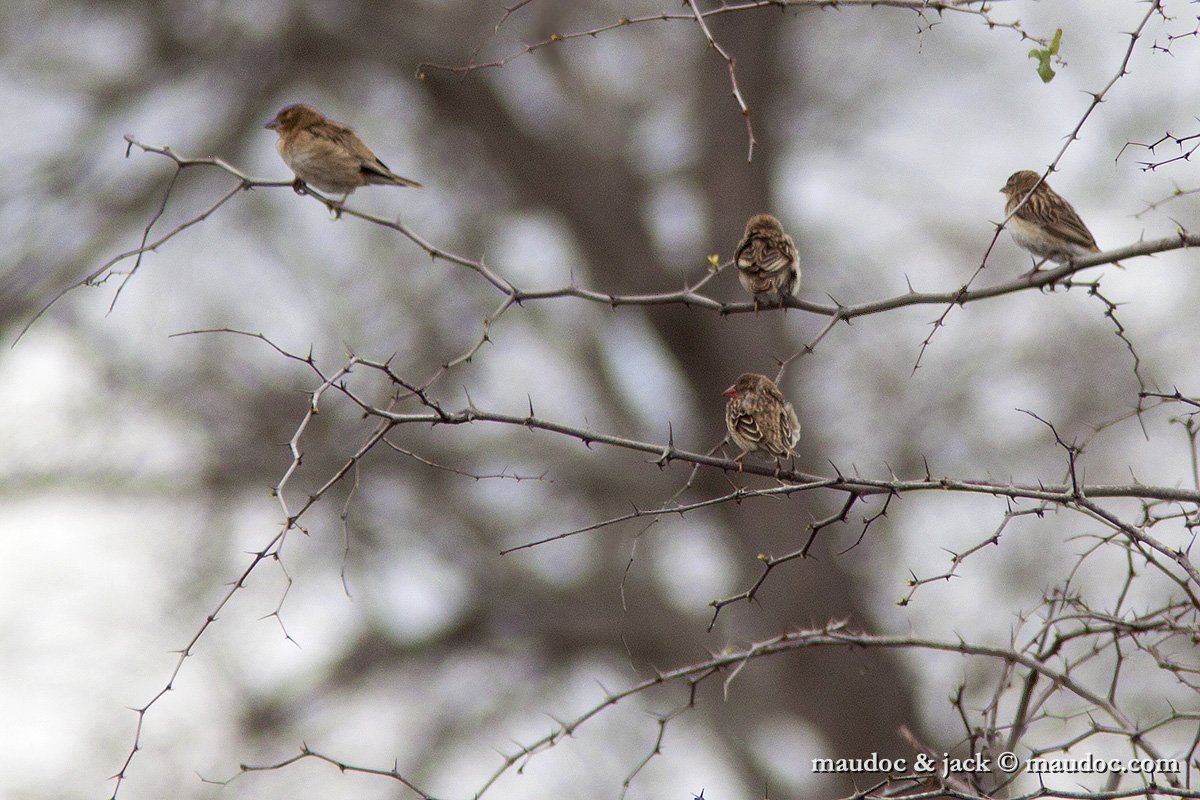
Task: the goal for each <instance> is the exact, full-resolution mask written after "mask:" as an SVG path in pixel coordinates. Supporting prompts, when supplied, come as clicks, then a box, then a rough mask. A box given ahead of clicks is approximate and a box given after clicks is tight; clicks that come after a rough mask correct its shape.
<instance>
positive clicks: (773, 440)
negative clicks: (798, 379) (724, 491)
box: [724, 372, 800, 466]
mask: <svg viewBox="0 0 1200 800" xmlns="http://www.w3.org/2000/svg"><path fill="white" fill-rule="evenodd" d="M724 395H725V397H727V398H729V399H728V401H727V402H726V403H725V426H726V427H727V428H728V429H729V438H730V439H732V440H733V443H734V444H736V445H737V446H738V447H740V448H741V450H742V453H741V455H739V456H738V457H737V458H736V459H734V460H735V461H737V462H738V465H739V466H740V465H741V462H742V459H743V458H745V457H746V454H747V453H754V454H756V455H761V456H765V457H767V458H773V459H775V464H776V466H778V465H779V462H780V460H781V459H783V458H786V457H788V456H794V455H796V451H795V450H793V448H794V447H795V446H796V442H798V441H800V420H799V419H797V418H796V409H794V408H792V404H791V403H789V402H788V401H787V400H785V399H784V397H783V393H782V392H780V391H779V387H778V386H776V385H775V382H774V381H772V380H771V379H770V378H768V377H767V376H766V375H759V374H758V373H756V372H747V373H744V374H743V375H741V376H740V377H739V378H738V379H737V380H736V381H734V383H733V386H730V387H729V388H728V389H726V390H725V391H724Z"/></svg>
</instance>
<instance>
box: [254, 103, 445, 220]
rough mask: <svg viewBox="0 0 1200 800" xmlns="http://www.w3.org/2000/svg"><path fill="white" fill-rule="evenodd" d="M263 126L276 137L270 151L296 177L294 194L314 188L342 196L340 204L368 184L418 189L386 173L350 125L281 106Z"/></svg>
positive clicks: (296, 107)
mask: <svg viewBox="0 0 1200 800" xmlns="http://www.w3.org/2000/svg"><path fill="white" fill-rule="evenodd" d="M265 127H266V128H268V129H269V130H273V131H275V132H276V133H278V134H279V141H278V142H276V143H275V146H276V148H278V150H279V155H281V156H282V157H283V160H284V162H285V163H286V164H287V165H288V167H290V168H291V170H292V172H294V173H296V182H295V184H294V186H295V189H296V191H298V192H300V191H303V189H304V186H305V185H309V186H315V187H316V188H318V189H320V190H321V191H322V192H328V193H329V194H340V195H342V199H341V203H344V202H346V198H347V197H349V196H350V193H351V192H353V191H354V190H355V189H357V188H358V187H360V186H366V185H367V184H369V183H376V184H389V185H392V186H412V187H414V188H417V189H419V188H421V184H419V183H417V182H416V181H410V180H409V179H408V178H402V177H400V176H399V175H397V174H396V173H394V172H392V171H391V170H390V169H388V166H387V164H384V163H383V162H382V161H380V160H379V158H378V157H377V156H376V155H375V154H374V153H372V152H371V149H370V148H369V147H367V146H366V145H365V144H363V142H362V139H359V138H358V134H357V133H355V132H354V131H353V130H352V129H351V128H350V126H348V125H343V124H342V123H340V122H335V121H334V120H331V119H329V118H328V117H326V116H325V115H324V114H322V113H321V112H320V111H317V110H316V109H315V108H313V107H312V106H308V105H305V104H303V103H296V104H294V105H290V106H284V107H283V108H282V109H280V110H279V113H278V114H276V115H275V118H274V119H272V120H271V121H270V122H268V123H267V124H266V126H265Z"/></svg>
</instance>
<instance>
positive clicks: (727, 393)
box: [721, 386, 737, 400]
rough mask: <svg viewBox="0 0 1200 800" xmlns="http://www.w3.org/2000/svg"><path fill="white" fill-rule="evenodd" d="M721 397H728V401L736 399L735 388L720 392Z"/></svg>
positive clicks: (731, 387)
mask: <svg viewBox="0 0 1200 800" xmlns="http://www.w3.org/2000/svg"><path fill="white" fill-rule="evenodd" d="M721 395H722V396H723V397H728V398H729V399H730V400H732V399H733V398H735V397H737V388H736V387H733V386H730V387H729V388H728V389H726V390H725V391H723V392H721Z"/></svg>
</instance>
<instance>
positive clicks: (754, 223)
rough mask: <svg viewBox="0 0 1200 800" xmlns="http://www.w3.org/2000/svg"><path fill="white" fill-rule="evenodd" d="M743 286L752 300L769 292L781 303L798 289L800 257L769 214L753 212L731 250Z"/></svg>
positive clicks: (788, 238)
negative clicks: (733, 249) (735, 246)
mask: <svg viewBox="0 0 1200 800" xmlns="http://www.w3.org/2000/svg"><path fill="white" fill-rule="evenodd" d="M733 260H734V262H735V263H736V264H737V268H738V280H739V281H740V282H741V284H742V288H743V289H745V290H746V291H747V292H749V293H750V294H752V295H754V302H755V303H756V304H757V303H758V300H759V298H760V297H761V296H763V295H768V294H771V293H774V294H776V295H777V296H778V297H779V300H780V302H782V301H783V298H784V297H785V296H786V295H794V294H796V292H798V291H799V290H800V258H799V256H798V255H797V254H796V243H795V242H793V241H792V237H791V236H788V235H787V232H786V231H784V229H783V225H781V224H780V223H779V220H777V219H775V217H773V216H771V215H770V214H755V215H754V216H753V217H751V218H750V221H749V222H747V223H746V232H745V234H743V236H742V241H741V242H739V243H738V246H737V250H736V251H734V254H733Z"/></svg>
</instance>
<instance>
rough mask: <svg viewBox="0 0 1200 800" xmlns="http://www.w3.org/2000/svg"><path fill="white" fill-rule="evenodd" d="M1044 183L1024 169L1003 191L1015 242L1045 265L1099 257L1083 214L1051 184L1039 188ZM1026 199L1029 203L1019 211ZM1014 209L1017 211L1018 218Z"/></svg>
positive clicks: (1030, 171) (1015, 174)
mask: <svg viewBox="0 0 1200 800" xmlns="http://www.w3.org/2000/svg"><path fill="white" fill-rule="evenodd" d="M1040 179H1041V175H1039V174H1038V173H1036V172H1034V171H1033V170H1028V169H1023V170H1021V171H1020V172H1014V173H1013V174H1012V175H1011V176H1009V179H1008V183H1006V184H1004V188H1003V189H1001V190H1000V191H1001V192H1003V193H1004V196H1005V197H1006V198H1007V200H1006V202H1005V203H1004V213H1005V214H1012V217H1011V218H1010V219H1009V220H1008V232H1009V233H1010V234H1012V237H1013V239H1014V240H1016V242H1017V244H1019V245H1021V247H1023V248H1025V249H1026V250H1028V251H1029V252H1031V253H1033V254H1034V255H1035V256H1037V257H1038V258H1041V259H1042V260H1043V261H1044V260H1046V259H1049V260H1051V261H1057V262H1058V263H1060V264H1061V263H1064V262H1067V261H1070V260H1072V259H1074V258H1077V257H1079V256H1083V255H1087V254H1088V253H1099V252H1100V248H1099V247H1097V246H1096V240H1095V238H1094V237H1093V236H1092V232H1091V231H1089V230H1088V229H1087V226H1086V225H1084V224H1083V220H1081V219H1080V218H1079V214H1077V213H1075V209H1074V208H1073V207H1072V206H1071V204H1070V203H1068V202H1067V201H1066V200H1064V199H1063V198H1062V196H1061V195H1059V193H1058V192H1056V191H1054V190H1053V189H1051V188H1050V185H1049V184H1048V183H1046V182H1045V181H1042V182H1041V184H1038V181H1039V180H1040ZM1034 186H1037V188H1036V189H1034ZM1031 190H1032V192H1033V194H1030V191H1031ZM1026 195H1029V199H1028V200H1025V204H1024V205H1022V206H1021V207H1020V208H1017V204H1018V203H1020V202H1021V200H1023V199H1024V198H1025V196H1026ZM1014 208H1017V211H1016V213H1015V214H1014V213H1013V209H1014ZM1038 266H1041V264H1040V263H1039V264H1038V265H1037V266H1035V267H1034V268H1033V270H1031V272H1029V273H1026V274H1027V275H1028V274H1031V273H1032V272H1036V271H1037V269H1038Z"/></svg>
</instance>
